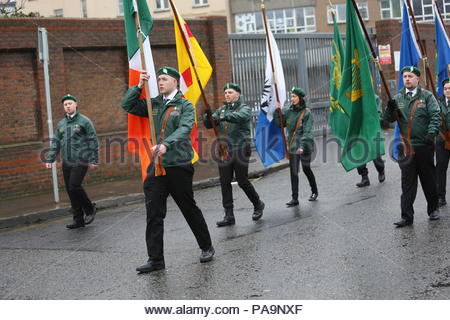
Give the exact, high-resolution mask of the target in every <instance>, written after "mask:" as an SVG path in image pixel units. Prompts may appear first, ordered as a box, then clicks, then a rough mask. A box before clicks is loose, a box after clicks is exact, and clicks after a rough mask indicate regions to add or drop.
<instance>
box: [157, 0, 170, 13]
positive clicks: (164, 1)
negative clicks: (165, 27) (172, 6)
mask: <svg viewBox="0 0 450 320" xmlns="http://www.w3.org/2000/svg"><path fill="white" fill-rule="evenodd" d="M155 8H156V10H157V11H165V10H169V1H168V0H155Z"/></svg>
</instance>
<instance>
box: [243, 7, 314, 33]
mask: <svg viewBox="0 0 450 320" xmlns="http://www.w3.org/2000/svg"><path fill="white" fill-rule="evenodd" d="M235 24H236V32H237V33H255V32H264V25H263V19H262V14H261V12H250V13H242V14H236V15H235ZM267 24H268V26H269V28H270V30H271V31H272V32H273V33H292V32H296V33H300V32H314V31H316V16H315V12H314V8H313V7H304V8H294V9H291V8H289V9H279V10H268V11H267Z"/></svg>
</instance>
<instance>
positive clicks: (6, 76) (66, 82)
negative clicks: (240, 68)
mask: <svg viewBox="0 0 450 320" xmlns="http://www.w3.org/2000/svg"><path fill="white" fill-rule="evenodd" d="M187 22H188V24H189V27H190V28H191V30H192V32H193V34H194V35H195V36H196V37H197V40H198V41H199V43H200V45H201V46H202V48H203V50H204V52H205V54H206V56H207V57H208V59H209V61H210V63H211V65H212V67H213V69H214V73H213V76H212V77H211V80H210V81H209V83H208V85H207V87H206V95H207V98H208V101H209V103H210V104H211V106H212V107H213V109H215V108H216V107H217V106H218V105H220V103H221V101H222V99H223V98H222V94H223V93H222V89H221V88H222V87H223V85H224V83H226V82H228V81H229V79H231V66H230V55H229V44H228V35H227V30H226V18H225V17H217V16H216V17H208V18H205V19H196V20H188V21H187ZM38 27H45V28H46V29H47V31H48V33H49V34H48V39H49V47H50V59H51V62H50V78H51V84H50V89H51V100H52V101H51V103H52V113H53V124H54V125H56V123H57V122H58V121H59V120H60V119H61V118H62V117H63V114H64V113H63V110H62V106H61V104H60V102H59V99H60V97H61V96H63V95H64V94H66V93H68V92H70V93H71V94H73V95H75V96H77V97H78V98H79V108H80V111H81V112H82V113H84V114H85V115H87V116H88V117H90V118H91V119H92V120H93V122H94V125H95V127H96V130H97V133H98V134H99V138H100V144H101V151H100V152H101V155H100V158H101V161H102V163H103V164H102V166H101V167H100V169H99V170H95V171H94V170H90V172H89V174H88V176H87V178H86V181H87V182H93V181H97V180H102V179H106V178H114V177H119V176H127V175H136V174H138V173H139V172H140V171H139V165H138V164H137V163H136V161H135V159H134V156H133V155H129V154H128V152H125V153H124V154H123V155H122V153H121V147H120V145H119V144H118V143H117V142H115V143H112V144H110V146H111V148H107V145H108V141H109V142H110V141H111V140H112V139H126V137H127V134H126V130H127V120H126V119H127V116H126V114H125V112H124V111H122V109H121V108H120V106H119V103H120V100H121V98H122V97H123V94H124V93H125V91H126V89H127V86H128V58H127V52H126V42H125V33H124V27H123V21H122V20H120V19H108V20H95V19H85V20H78V19H27V18H23V19H22V18H17V19H0V125H1V134H0V199H2V198H4V197H7V196H11V195H13V194H17V193H24V192H34V191H39V190H44V189H50V188H51V172H50V170H47V169H44V167H43V164H42V163H41V161H40V154H41V152H42V150H44V149H45V148H47V147H48V144H47V143H46V142H45V139H46V138H47V137H48V129H47V111H46V101H45V89H44V75H43V68H42V64H41V63H40V62H39V60H38V50H37V28H38ZM151 37H152V38H151V43H152V49H153V54H154V59H155V66H156V67H159V66H162V65H170V66H174V67H177V60H176V51H175V38H174V31H173V21H172V20H156V21H155V24H154V29H153V31H152V35H151ZM217 70H220V72H217ZM202 109H203V103H202V102H200V103H199V104H198V105H197V116H198V118H199V119H201V110H202ZM199 128H200V133H201V134H202V135H203V136H209V137H211V136H212V132H211V130H208V131H207V132H206V130H204V128H203V124H202V123H201V121H199ZM106 149H109V150H110V152H109V153H107V152H106ZM121 156H123V157H124V161H122V160H121V159H120V157H121ZM205 156H206V157H208V156H209V153H208V152H206V153H205ZM107 157H109V158H110V162H109V163H105V162H106V158H107ZM58 174H59V181H60V184H62V179H61V172H60V170H58Z"/></svg>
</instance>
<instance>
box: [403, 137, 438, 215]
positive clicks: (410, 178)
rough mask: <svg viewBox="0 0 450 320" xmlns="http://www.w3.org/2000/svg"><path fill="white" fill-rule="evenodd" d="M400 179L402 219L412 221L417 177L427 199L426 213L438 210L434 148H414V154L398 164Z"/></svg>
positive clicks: (426, 146)
mask: <svg viewBox="0 0 450 320" xmlns="http://www.w3.org/2000/svg"><path fill="white" fill-rule="evenodd" d="M399 165H400V169H401V174H402V175H401V176H402V177H401V179H402V195H401V198H400V205H401V211H402V218H403V219H405V220H408V221H413V220H414V208H413V204H414V200H415V199H416V194H417V177H419V179H420V184H421V185H422V189H423V193H424V194H425V198H426V199H427V212H428V215H430V214H431V213H432V212H433V211H435V210H437V208H438V195H437V187H436V168H435V167H434V146H431V145H425V146H419V147H414V154H413V155H411V156H407V157H406V158H405V159H403V160H401V161H400V162H399Z"/></svg>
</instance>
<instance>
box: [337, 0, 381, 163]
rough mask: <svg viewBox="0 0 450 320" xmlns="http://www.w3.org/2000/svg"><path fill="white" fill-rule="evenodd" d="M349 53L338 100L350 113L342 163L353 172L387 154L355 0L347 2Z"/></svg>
mask: <svg viewBox="0 0 450 320" xmlns="http://www.w3.org/2000/svg"><path fill="white" fill-rule="evenodd" d="M345 37H346V44H345V54H344V58H343V60H344V63H343V68H342V79H341V87H340V88H339V93H338V102H339V105H340V106H341V107H342V109H343V110H344V111H345V113H346V114H348V117H349V123H348V129H347V134H346V135H345V140H344V141H343V145H342V155H341V163H342V165H343V166H344V168H345V170H347V171H350V170H352V169H354V168H357V167H359V166H361V165H363V164H365V163H367V162H369V161H371V160H374V159H375V158H377V157H378V156H380V155H383V154H384V143H383V135H382V133H381V126H380V119H379V115H378V112H377V104H376V102H375V91H374V88H373V84H372V76H371V74H370V68H369V60H370V53H369V49H368V48H367V43H366V41H365V39H364V36H363V34H362V32H361V26H360V25H359V22H358V18H357V16H356V12H355V9H354V7H353V3H352V1H351V0H347V2H346V27H345Z"/></svg>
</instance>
